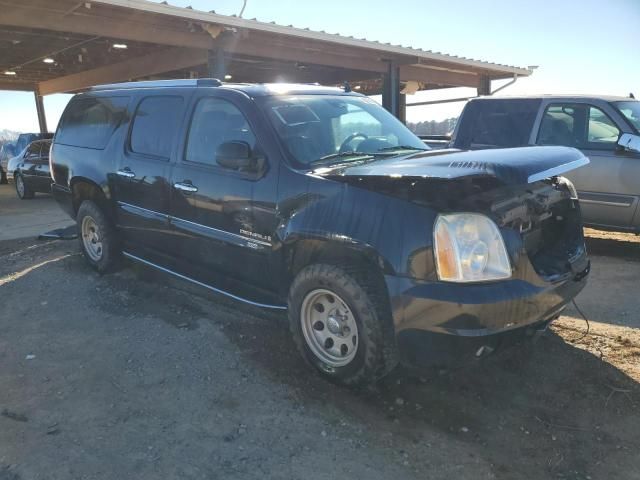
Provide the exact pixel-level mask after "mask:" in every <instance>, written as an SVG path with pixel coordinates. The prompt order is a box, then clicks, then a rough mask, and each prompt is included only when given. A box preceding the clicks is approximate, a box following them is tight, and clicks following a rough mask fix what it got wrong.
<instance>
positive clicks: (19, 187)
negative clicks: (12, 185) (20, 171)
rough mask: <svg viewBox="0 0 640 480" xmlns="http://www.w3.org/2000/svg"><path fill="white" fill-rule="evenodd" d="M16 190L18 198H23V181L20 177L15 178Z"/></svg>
mask: <svg viewBox="0 0 640 480" xmlns="http://www.w3.org/2000/svg"><path fill="white" fill-rule="evenodd" d="M16 190H18V195H19V196H21V197H24V180H22V176H20V175H19V176H18V178H16Z"/></svg>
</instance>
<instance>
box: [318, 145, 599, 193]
mask: <svg viewBox="0 0 640 480" xmlns="http://www.w3.org/2000/svg"><path fill="white" fill-rule="evenodd" d="M588 163H589V159H588V158H587V157H585V156H584V155H583V154H582V152H580V151H579V150H576V149H575V148H569V147H521V148H505V149H495V150H475V151H461V150H455V149H446V150H432V151H427V152H420V153H412V154H410V155H403V156H398V157H393V158H386V159H377V160H373V161H370V162H368V163H364V164H362V163H361V164H356V165H353V166H345V165H344V164H343V165H340V166H336V167H335V168H332V167H328V168H319V169H317V170H315V171H314V172H313V173H314V174H316V175H321V176H350V177H351V176H359V177H368V176H377V177H391V178H397V177H422V178H441V179H456V178H462V177H472V176H488V177H495V178H496V179H498V180H500V181H501V182H502V183H504V184H506V185H522V184H527V183H533V182H537V181H539V180H543V179H545V178H549V177H553V176H556V175H561V174H563V173H566V172H568V171H570V170H574V169H576V168H578V167H581V166H583V165H587V164H588Z"/></svg>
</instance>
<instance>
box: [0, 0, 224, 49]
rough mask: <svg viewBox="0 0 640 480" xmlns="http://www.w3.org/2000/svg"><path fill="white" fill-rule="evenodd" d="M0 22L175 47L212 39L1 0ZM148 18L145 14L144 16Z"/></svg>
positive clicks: (204, 43) (199, 33) (206, 44)
mask: <svg viewBox="0 0 640 480" xmlns="http://www.w3.org/2000/svg"><path fill="white" fill-rule="evenodd" d="M0 7H2V15H0V25H7V26H11V27H22V28H40V29H45V30H53V31H56V32H67V33H76V34H83V35H89V36H101V37H111V38H118V39H123V40H132V41H139V42H150V43H158V44H161V45H172V46H176V47H193V48H205V49H208V48H211V47H212V46H213V44H214V39H213V38H212V37H211V36H210V35H209V34H208V33H206V32H204V31H195V32H188V31H180V30H176V29H172V28H171V27H170V25H167V24H164V25H155V24H152V23H149V22H147V21H135V18H136V16H135V15H134V16H133V17H132V19H129V20H121V19H112V18H109V17H106V16H102V17H98V16H96V15H91V14H85V13H82V14H80V13H77V12H76V13H72V14H70V15H67V16H65V15H64V12H61V13H60V14H56V13H52V12H51V11H47V10H41V9H34V8H27V7H24V6H21V5H19V4H14V3H10V4H6V3H5V2H0ZM147 18H148V17H147Z"/></svg>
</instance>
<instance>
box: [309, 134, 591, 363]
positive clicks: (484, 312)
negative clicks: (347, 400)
mask: <svg viewBox="0 0 640 480" xmlns="http://www.w3.org/2000/svg"><path fill="white" fill-rule="evenodd" d="M405 162H406V163H405ZM587 163H588V159H587V158H586V157H584V156H583V155H582V154H581V153H580V152H579V151H577V150H575V149H570V148H555V147H554V148H546V147H530V148H523V149H505V150H490V151H482V152H471V153H470V152H456V151H448V152H444V153H443V151H437V153H434V152H425V153H420V154H415V155H411V156H408V157H405V158H404V159H402V158H400V159H398V158H394V159H388V160H382V161H373V162H371V163H369V164H362V165H354V166H351V167H346V168H338V169H333V170H328V169H327V170H326V171H324V172H314V173H315V175H321V176H323V177H325V178H331V179H332V180H334V181H340V182H343V183H347V184H349V185H351V186H354V187H357V188H358V189H365V190H369V191H373V192H376V193H377V194H381V195H384V196H386V197H389V196H391V197H395V198H399V199H401V200H404V201H406V202H409V203H410V204H411V205H415V206H416V208H418V209H419V210H420V211H421V212H423V214H421V215H417V214H416V211H415V210H413V209H412V208H410V207H407V212H402V213H399V214H400V215H404V217H405V218H406V219H407V222H406V223H405V231H404V232H402V233H403V235H404V236H405V238H404V244H405V252H404V256H405V262H406V264H407V265H408V267H407V269H406V271H404V272H399V273H398V274H397V275H387V276H386V277H385V280H386V283H387V288H388V290H389V294H390V298H391V302H392V305H391V306H392V312H393V317H394V324H395V329H396V332H397V334H398V338H399V340H401V341H402V340H404V339H405V337H414V336H415V334H416V333H419V334H420V340H419V341H418V342H417V343H416V345H418V346H420V345H421V346H422V350H423V352H422V353H423V354H424V353H425V352H428V353H429V355H431V354H433V353H434V352H436V351H438V350H439V349H440V347H441V346H442V345H445V344H448V342H449V341H452V338H449V337H456V338H458V340H456V342H457V343H460V342H461V341H462V340H461V339H460V337H465V338H466V339H467V340H465V341H464V342H462V343H466V344H468V345H469V349H470V350H469V351H474V352H476V351H477V350H478V348H480V347H482V346H489V345H493V344H494V343H495V341H496V340H497V339H498V338H502V335H503V334H507V333H509V336H512V335H511V333H515V331H516V330H517V331H519V332H525V331H530V330H536V329H538V328H542V327H545V326H546V325H547V324H548V323H549V321H550V320H552V319H554V318H556V317H557V316H558V315H559V314H560V312H561V311H562V309H563V308H564V307H565V306H566V304H567V303H569V302H570V301H571V300H572V299H573V298H574V297H575V296H576V295H577V294H578V293H579V292H580V291H581V290H582V288H583V287H584V285H585V280H586V276H587V274H588V272H589V260H588V257H587V254H586V249H585V244H584V237H583V232H582V222H581V215H580V206H579V204H578V200H577V198H576V195H575V189H574V188H573V186H572V185H571V182H569V181H568V180H567V179H566V178H564V177H562V174H563V173H565V172H568V171H570V170H572V169H574V168H577V167H578V166H582V165H585V164H587ZM467 213H468V214H474V215H477V214H480V215H482V216H485V217H488V218H489V219H490V220H492V222H493V223H494V224H495V225H496V227H497V229H498V230H497V231H499V234H500V236H501V237H502V241H503V242H504V246H505V249H506V251H507V254H508V258H509V264H510V271H511V274H510V276H509V275H508V274H507V275H506V277H501V278H499V279H496V280H486V281H484V280H483V281H477V282H474V281H468V280H465V281H464V283H463V282H462V281H444V280H443V276H442V275H440V272H439V271H438V268H436V263H437V260H436V257H438V254H437V253H436V251H435V243H434V225H435V224H436V223H437V219H438V218H439V217H443V216H444V217H448V216H455V215H456V214H467ZM421 219H423V220H424V221H425V222H426V223H427V225H422V224H420V222H421ZM421 238H423V240H421ZM424 334H430V335H437V336H441V335H442V334H444V336H445V338H446V340H443V339H442V338H438V339H437V340H434V339H426V338H423V336H424ZM489 337H491V342H490V341H489V340H490V339H489ZM410 341H413V340H410ZM425 345H429V349H428V350H426V351H425V350H424V347H425ZM492 348H493V347H492ZM473 349H475V350H473ZM445 350H446V351H447V352H452V351H453V350H452V349H451V348H450V346H449V347H447V348H446V349H445ZM411 351H413V352H414V353H415V349H411ZM412 361H415V359H414V360H412ZM418 363H422V362H418Z"/></svg>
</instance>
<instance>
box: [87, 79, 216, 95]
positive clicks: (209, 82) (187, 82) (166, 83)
mask: <svg viewBox="0 0 640 480" xmlns="http://www.w3.org/2000/svg"><path fill="white" fill-rule="evenodd" d="M221 85H222V82H221V81H220V80H218V79H217V78H194V79H183V80H145V81H142V82H123V83H108V84H105V85H96V86H94V87H91V88H90V89H89V90H90V91H92V92H96V91H100V90H120V89H127V88H158V87H219V86H221Z"/></svg>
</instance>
